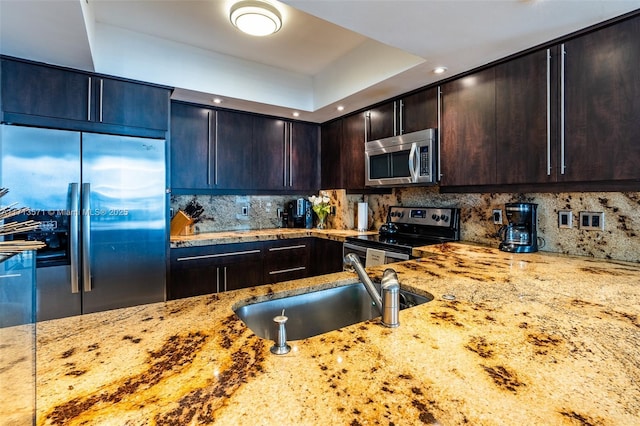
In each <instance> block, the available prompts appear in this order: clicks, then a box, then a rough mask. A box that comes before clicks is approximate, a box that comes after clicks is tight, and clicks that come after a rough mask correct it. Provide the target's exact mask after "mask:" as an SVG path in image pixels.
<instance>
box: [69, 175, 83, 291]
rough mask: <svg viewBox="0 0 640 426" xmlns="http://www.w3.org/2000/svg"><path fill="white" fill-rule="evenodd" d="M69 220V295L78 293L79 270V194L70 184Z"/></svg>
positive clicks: (75, 187)
mask: <svg viewBox="0 0 640 426" xmlns="http://www.w3.org/2000/svg"><path fill="white" fill-rule="evenodd" d="M69 207H70V209H69V210H70V211H69V214H70V216H71V217H70V218H69V227H70V229H69V234H70V235H69V237H70V238H69V239H70V241H69V244H70V250H71V253H69V257H70V263H71V293H79V292H80V285H79V278H80V276H79V269H78V261H79V257H80V240H79V238H80V237H79V235H80V234H79V231H80V230H79V229H78V225H79V222H80V192H79V191H78V184H77V183H75V182H74V183H72V184H71V200H70V205H69Z"/></svg>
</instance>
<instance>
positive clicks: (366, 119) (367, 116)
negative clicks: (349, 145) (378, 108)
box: [364, 111, 371, 142]
mask: <svg viewBox="0 0 640 426" xmlns="http://www.w3.org/2000/svg"><path fill="white" fill-rule="evenodd" d="M370 118H371V111H367V112H365V113H364V141H365V142H369V134H368V132H367V127H368V126H369V121H371V120H370Z"/></svg>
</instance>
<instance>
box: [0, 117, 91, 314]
mask: <svg viewBox="0 0 640 426" xmlns="http://www.w3.org/2000/svg"><path fill="white" fill-rule="evenodd" d="M0 154H1V155H0V158H1V161H0V187H4V188H9V193H7V194H6V195H5V196H4V197H2V198H1V199H0V204H2V205H3V206H7V205H9V204H13V203H17V207H29V208H30V212H29V213H32V214H35V215H38V217H40V218H42V217H43V215H44V216H45V217H46V215H49V214H50V215H59V214H62V215H69V214H72V215H71V216H70V223H73V221H77V220H78V218H79V216H78V212H77V211H75V212H73V211H72V210H77V199H74V197H73V192H74V187H76V188H77V186H78V184H79V182H80V133H78V132H70V131H65V130H51V129H38V128H33V127H20V126H10V125H2V126H0ZM72 237H73V236H72ZM75 242H77V240H74V241H73V242H72V245H73V244H74V243H75ZM71 248H72V249H77V248H76V247H71ZM69 260H70V261H71V263H76V262H74V261H75V260H77V259H74V258H72V257H71V256H70V257H69ZM74 266H75V267H74V268H72V267H71V265H70V264H69V262H67V264H65V265H57V266H52V267H39V268H38V270H37V319H38V321H43V320H48V319H53V318H61V317H66V316H71V315H79V314H80V313H81V295H80V293H79V292H78V291H77V278H78V273H79V265H77V263H76V264H75V265H74ZM74 284H76V285H75V289H74Z"/></svg>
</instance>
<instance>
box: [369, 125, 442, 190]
mask: <svg viewBox="0 0 640 426" xmlns="http://www.w3.org/2000/svg"><path fill="white" fill-rule="evenodd" d="M436 146H437V144H436V130H435V129H426V130H420V131H418V132H412V133H406V134H404V135H401V136H393V137H390V138H384V139H379V140H375V141H371V142H367V143H366V144H365V177H364V179H365V185H366V186H372V187H385V186H408V185H429V184H435V183H436V182H437V170H436V168H437V167H436V166H437V153H436Z"/></svg>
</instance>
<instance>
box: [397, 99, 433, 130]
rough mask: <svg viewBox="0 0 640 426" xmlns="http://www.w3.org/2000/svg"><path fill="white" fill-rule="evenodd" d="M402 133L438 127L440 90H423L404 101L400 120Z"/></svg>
mask: <svg viewBox="0 0 640 426" xmlns="http://www.w3.org/2000/svg"><path fill="white" fill-rule="evenodd" d="M398 119H399V120H400V123H401V129H402V133H403V134H404V133H411V132H417V131H418V130H424V129H436V128H437V127H438V89H437V88H431V89H428V90H421V91H419V92H416V93H414V94H411V95H409V96H405V97H404V98H403V99H402V111H401V113H400V117H399V118H398Z"/></svg>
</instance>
